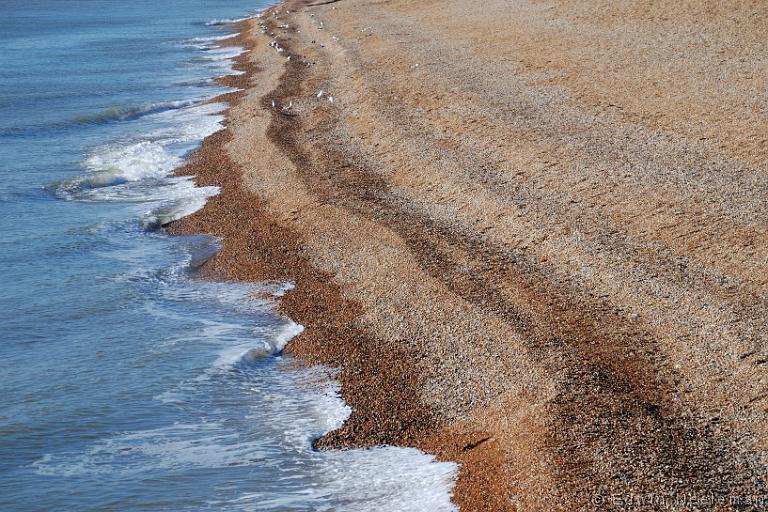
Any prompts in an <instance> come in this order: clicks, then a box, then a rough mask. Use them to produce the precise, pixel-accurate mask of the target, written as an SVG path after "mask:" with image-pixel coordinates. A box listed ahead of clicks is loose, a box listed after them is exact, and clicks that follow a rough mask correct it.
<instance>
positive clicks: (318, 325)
mask: <svg viewBox="0 0 768 512" xmlns="http://www.w3.org/2000/svg"><path fill="white" fill-rule="evenodd" d="M274 9H279V6H278V7H272V8H269V9H267V10H266V11H265V12H272V10H274ZM259 19H260V18H256V17H254V18H250V19H248V20H245V21H241V22H238V23H236V24H233V28H234V30H235V33H236V34H237V35H236V36H235V37H232V38H228V39H227V40H226V46H241V47H243V48H245V49H246V52H244V53H243V54H242V55H240V56H239V57H237V58H236V59H235V61H234V62H235V64H234V66H233V69H234V70H237V71H243V72H244V73H243V74H241V75H229V76H225V77H221V78H220V79H219V80H218V81H219V83H220V84H221V85H224V86H228V87H235V88H238V89H241V90H240V91H236V92H231V93H226V94H223V95H220V96H217V97H215V98H212V99H211V100H209V101H210V102H212V103H215V102H226V103H227V104H228V105H229V107H228V108H227V109H226V110H225V111H224V112H223V115H225V116H226V117H227V119H226V120H225V125H227V124H229V123H230V122H231V120H230V118H229V112H230V111H231V109H232V108H235V107H236V106H237V105H238V104H239V103H240V101H241V100H242V98H243V97H244V96H245V95H246V94H248V89H249V86H248V83H249V82H252V81H253V80H259V74H260V73H262V72H263V71H262V70H261V69H260V68H259V67H258V66H256V65H254V64H253V63H252V62H249V58H248V56H249V53H250V51H251V50H252V49H253V48H254V47H255V46H256V43H255V42H254V41H252V40H251V41H248V38H249V36H248V35H247V33H248V32H249V31H254V30H255V29H254V27H253V26H250V24H251V23H255V22H256V21H258V20H259ZM283 90H284V89H283ZM272 92H275V91H272ZM279 95H280V94H277V95H276V96H279ZM262 103H263V104H266V103H267V100H264V101H262ZM262 108H265V109H266V108H267V107H266V106H263V107H262ZM273 130H274V128H273ZM274 138H275V139H277V138H278V137H274ZM230 141H231V134H230V133H229V131H228V130H227V129H225V130H222V131H219V132H217V133H214V134H212V135H210V136H208V137H206V138H205V139H204V141H203V143H202V145H201V147H200V148H199V149H198V150H197V151H195V152H194V153H193V154H192V155H190V156H189V158H188V159H187V162H186V163H185V164H184V165H182V166H181V167H179V168H178V169H177V170H176V171H175V174H176V175H179V176H194V177H195V181H196V183H197V185H198V186H210V185H215V186H218V187H220V189H221V190H220V193H219V194H218V195H216V196H214V197H211V198H209V199H208V202H207V203H206V206H205V207H204V208H203V209H201V210H199V211H198V212H195V213H193V214H192V215H189V216H186V217H184V218H182V219H179V220H176V221H173V222H172V223H170V224H169V225H168V226H166V230H167V231H168V233H169V234H170V235H187V234H199V233H204V234H210V235H214V236H216V237H219V238H221V239H223V241H224V242H223V245H224V248H225V249H224V250H222V251H221V252H219V253H218V254H217V255H216V256H214V257H213V258H211V259H210V260H208V261H206V262H205V263H204V264H203V265H202V266H201V267H199V268H198V269H197V271H198V272H199V273H200V275H201V276H202V277H204V278H209V279H233V280H237V281H243V282H258V281H278V280H286V281H291V282H294V283H296V288H295V289H294V290H292V291H289V292H287V293H286V295H285V296H283V297H281V299H280V301H279V303H278V308H277V310H278V312H279V313H281V314H284V315H285V316H286V317H288V318H291V319H292V320H293V321H295V322H297V323H299V324H301V325H303V326H304V328H305V330H304V332H303V333H302V334H300V335H299V336H297V337H295V338H294V339H292V340H291V341H290V342H289V343H288V345H287V346H286V347H285V349H284V350H285V352H287V353H290V354H291V355H293V356H295V357H297V358H298V360H299V361H301V362H303V363H304V364H308V365H314V364H322V365H326V366H329V367H333V368H339V369H341V370H342V371H340V372H339V373H338V374H336V375H335V376H334V380H336V381H338V382H339V383H340V384H341V390H342V391H341V395H342V399H343V400H344V401H345V403H347V404H348V405H349V406H350V407H351V408H352V411H353V412H352V415H351V417H350V418H349V419H348V420H347V421H346V422H345V423H344V425H343V426H342V427H341V428H340V429H338V430H335V431H332V432H329V433H328V434H327V435H326V436H323V437H322V438H320V439H318V440H317V441H316V442H315V447H316V448H317V449H321V450H324V449H325V450H333V449H345V448H368V447H375V446H381V445H392V446H402V447H413V448H417V449H419V450H421V451H423V452H425V453H429V454H434V455H436V456H437V457H438V460H440V461H452V462H461V463H462V466H460V469H459V478H458V479H457V482H456V485H455V486H454V488H453V492H452V494H453V500H454V501H455V502H457V504H466V505H465V506H464V505H462V510H490V509H488V508H486V507H487V506H488V503H496V504H501V503H502V502H503V501H504V498H503V494H504V490H503V488H501V487H500V486H499V485H498V483H497V482H500V481H501V479H500V478H499V474H500V472H501V471H502V468H501V462H500V456H499V453H498V449H497V448H496V447H495V446H493V443H492V442H491V443H488V441H489V436H487V435H485V434H484V433H482V432H474V431H472V432H464V431H460V430H457V431H449V430H443V429H442V428H441V427H442V425H440V424H439V423H436V422H435V420H434V418H432V417H431V416H430V414H429V413H428V412H427V413H424V412H422V411H421V409H423V408H424V407H425V406H424V404H422V403H421V401H420V400H419V399H418V397H417V396H416V391H415V390H414V387H415V386H417V385H418V380H417V378H416V379H414V374H415V372H414V371H413V369H412V368H409V360H410V356H409V354H407V353H406V352H405V351H403V350H402V349H399V348H398V347H396V346H393V344H385V343H382V340H378V339H375V338H374V337H373V336H370V335H369V334H367V333H365V332H362V330H355V329H352V328H350V327H349V325H350V324H352V323H354V322H355V317H356V316H358V315H360V306H359V305H358V304H354V303H353V302H352V301H349V300H348V299H345V298H344V297H343V296H342V293H341V291H340V290H339V287H338V286H336V285H334V283H333V281H334V280H333V276H332V275H330V274H329V273H327V272H322V271H318V270H317V269H316V268H314V267H313V266H312V265H311V264H310V263H309V262H308V261H307V260H306V259H304V258H302V257H301V252H302V251H301V249H300V241H299V236H298V235H297V234H296V233H293V232H291V231H290V230H289V229H285V228H284V227H282V226H280V225H279V224H278V223H277V222H275V220H274V218H273V217H272V216H270V214H269V213H268V212H267V211H266V207H265V204H264V203H263V202H262V201H260V200H259V199H258V197H256V196H255V195H254V194H252V193H249V192H248V191H247V190H246V187H244V186H243V185H242V183H241V176H240V173H241V172H242V169H241V168H240V167H239V166H237V165H236V164H235V163H234V162H232V160H231V158H230V157H229V156H228V155H227V154H226V149H225V146H226V145H227V144H228V143H229V142H230ZM245 205H247V206H248V207H247V208H242V207H243V206H245ZM235 207H238V210H240V211H238V212H236V213H235V212H234V211H233V209H234V208H235ZM243 226H248V229H251V230H253V231H251V232H250V240H249V241H248V243H246V242H245V241H244V240H243V238H242V237H241V236H240V234H239V233H238V232H239V231H240V230H241V229H243ZM254 241H256V242H258V243H260V245H259V250H258V253H251V254H248V250H247V248H248V247H249V245H251V246H252V244H253V242H254ZM331 311H336V312H337V313H335V315H336V316H335V318H333V321H332V323H329V322H326V321H323V317H324V316H325V315H326V314H330V312H331ZM339 312H341V314H339ZM363 340H364V341H363ZM361 342H362V343H361ZM361 345H362V346H361ZM387 345H388V346H387ZM350 352H351V353H350ZM393 361H397V362H398V365H399V366H398V368H397V369H392V368H390V367H389V366H388V365H389V364H391V362H393ZM414 380H416V382H414ZM392 390H397V392H396V394H393V395H392V396H388V395H389V394H390V392H391V391H392ZM393 411H394V412H395V414H393ZM481 445H482V447H481V449H479V450H476V451H475V452H473V453H472V454H470V455H466V454H463V453H462V452H464V451H466V450H467V447H472V448H473V449H475V448H478V447H480V446H481ZM468 470H469V471H468ZM470 471H471V472H470ZM489 491H490V492H489ZM473 507H474V508H473ZM494 510H503V508H494Z"/></svg>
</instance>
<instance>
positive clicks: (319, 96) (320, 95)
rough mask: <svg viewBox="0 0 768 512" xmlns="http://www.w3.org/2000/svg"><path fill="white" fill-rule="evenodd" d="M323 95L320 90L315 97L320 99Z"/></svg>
mask: <svg viewBox="0 0 768 512" xmlns="http://www.w3.org/2000/svg"><path fill="white" fill-rule="evenodd" d="M323 94H325V93H324V91H323V90H322V89H320V92H318V93H317V97H318V98H322V97H323Z"/></svg>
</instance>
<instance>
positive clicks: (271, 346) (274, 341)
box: [213, 321, 304, 369]
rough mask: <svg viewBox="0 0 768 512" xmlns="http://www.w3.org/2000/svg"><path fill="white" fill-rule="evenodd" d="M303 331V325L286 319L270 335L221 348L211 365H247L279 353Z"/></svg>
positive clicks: (225, 366) (226, 366)
mask: <svg viewBox="0 0 768 512" xmlns="http://www.w3.org/2000/svg"><path fill="white" fill-rule="evenodd" d="M303 331H304V326H303V325H300V324H297V323H295V322H291V321H287V322H286V323H284V324H283V325H282V326H280V327H279V328H278V330H277V332H275V333H274V334H273V335H272V336H269V337H264V338H261V339H248V340H244V341H242V342H241V343H238V344H236V345H233V346H228V347H226V348H224V349H222V350H221V351H220V352H219V356H218V358H217V359H216V361H214V363H213V366H214V368H219V369H221V368H232V367H234V366H238V365H248V364H250V363H252V362H254V361H256V360H259V359H261V358H263V357H267V356H270V355H274V354H279V353H280V352H282V350H283V349H284V348H285V346H286V345H287V344H288V342H289V341H291V339H293V338H294V337H295V336H298V335H299V334H301V333H302V332H303Z"/></svg>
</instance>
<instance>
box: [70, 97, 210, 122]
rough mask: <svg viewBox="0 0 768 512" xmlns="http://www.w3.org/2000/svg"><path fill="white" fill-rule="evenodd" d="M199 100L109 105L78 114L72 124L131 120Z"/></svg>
mask: <svg viewBox="0 0 768 512" xmlns="http://www.w3.org/2000/svg"><path fill="white" fill-rule="evenodd" d="M200 101H201V99H187V100H173V101H161V102H158V103H145V104H142V105H129V106H120V107H110V108H106V109H104V110H100V111H98V112H94V113H91V114H85V115H82V116H78V117H76V118H75V119H74V120H73V124H81V125H84V124H102V123H107V122H111V121H131V120H134V119H138V118H140V117H143V116H146V115H151V114H157V113H160V112H166V111H168V110H178V109H182V108H186V107H190V106H192V105H196V104H198V103H200Z"/></svg>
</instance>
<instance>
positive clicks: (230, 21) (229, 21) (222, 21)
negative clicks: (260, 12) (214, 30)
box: [205, 16, 251, 27]
mask: <svg viewBox="0 0 768 512" xmlns="http://www.w3.org/2000/svg"><path fill="white" fill-rule="evenodd" d="M249 19H251V16H246V17H245V18H222V19H216V20H210V21H206V22H205V25H206V26H208V27H215V26H219V25H232V24H234V23H240V22H241V21H245V20H249Z"/></svg>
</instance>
